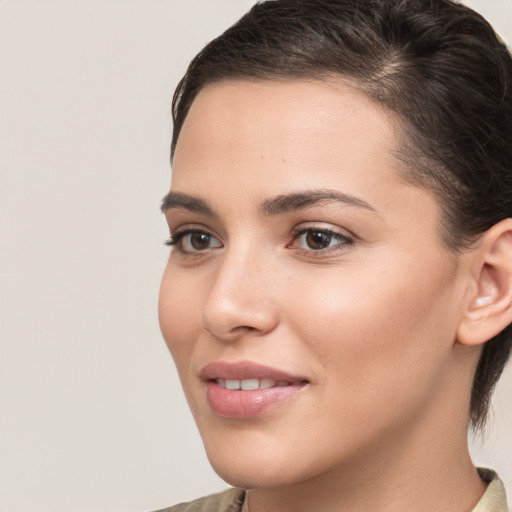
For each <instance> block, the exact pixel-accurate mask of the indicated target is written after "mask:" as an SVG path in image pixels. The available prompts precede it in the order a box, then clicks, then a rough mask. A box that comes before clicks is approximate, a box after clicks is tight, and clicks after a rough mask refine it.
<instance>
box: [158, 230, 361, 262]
mask: <svg viewBox="0 0 512 512" xmlns="http://www.w3.org/2000/svg"><path fill="white" fill-rule="evenodd" d="M312 233H315V234H321V235H324V236H326V237H328V238H329V244H330V242H331V241H332V240H335V241H337V243H336V244H335V245H334V246H333V247H325V248H320V249H311V248H309V249H307V248H296V250H297V251H298V252H299V253H302V254H307V255H310V256H311V255H312V256H314V257H321V256H322V255H325V254H326V253H330V252H334V251H340V250H347V249H348V248H350V246H352V245H353V244H354V239H353V238H352V237H350V236H347V235H345V234H342V233H339V232H337V231H333V230H332V229H327V228H319V227H316V226H306V227H304V226H301V227H299V228H297V229H295V230H293V231H292V232H291V233H290V236H291V240H290V241H289V242H288V243H287V245H286V248H288V249H291V248H293V244H294V243H295V242H297V241H298V240H300V237H301V236H303V235H306V234H312ZM194 234H196V235H206V236H208V237H209V240H211V239H214V240H218V239H217V237H215V235H213V234H212V233H211V232H209V231H207V230H205V229H199V228H188V229H184V230H183V231H178V232H177V233H175V234H174V235H172V236H171V237H170V238H169V239H168V240H166V241H165V245H167V246H169V247H173V246H176V247H177V248H178V249H179V251H180V252H181V253H182V254H183V255H185V256H193V255H200V254H204V253H206V252H207V251H208V250H211V249H215V248H218V247H212V248H207V249H205V250H196V251H189V250H186V249H184V248H183V246H182V242H183V239H184V238H185V237H186V236H187V235H194ZM219 243H220V242H219Z"/></svg>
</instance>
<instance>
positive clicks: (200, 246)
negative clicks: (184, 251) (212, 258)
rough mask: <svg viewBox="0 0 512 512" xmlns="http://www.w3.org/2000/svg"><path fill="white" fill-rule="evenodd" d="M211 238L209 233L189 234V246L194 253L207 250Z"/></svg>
mask: <svg viewBox="0 0 512 512" xmlns="http://www.w3.org/2000/svg"><path fill="white" fill-rule="evenodd" d="M211 238H212V236H211V235H210V234H209V233H201V232H197V233H190V240H189V244H190V246H191V247H192V248H193V249H194V250H195V251H204V250H206V249H208V247H209V245H210V240H211Z"/></svg>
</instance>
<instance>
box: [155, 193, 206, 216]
mask: <svg viewBox="0 0 512 512" xmlns="http://www.w3.org/2000/svg"><path fill="white" fill-rule="evenodd" d="M179 208H183V209H185V210H189V211H191V212H196V213H203V214H205V215H211V216H215V212H214V211H213V210H212V209H211V208H210V207H209V206H208V205H207V204H206V203H205V202H204V201H203V200H202V199H199V198H198V197H193V196H189V195H188V194H183V193H181V192H172V191H171V192H169V193H168V194H166V195H165V196H164V198H163V199H162V204H161V206H160V210H161V211H162V213H164V214H165V213H166V212H168V211H169V210H176V209H179Z"/></svg>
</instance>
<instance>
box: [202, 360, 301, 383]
mask: <svg viewBox="0 0 512 512" xmlns="http://www.w3.org/2000/svg"><path fill="white" fill-rule="evenodd" d="M200 377H201V378H202V379H203V380H215V379H227V380H229V379H232V380H245V379H272V380H275V381H286V382H292V383H295V382H308V379H306V378H305V377H302V376H300V375H292V374H290V373H288V372H285V371H282V370H279V369H277V368H271V367H270V366H265V365H261V364H258V363H253V362H250V361H240V362H237V363H230V362H227V361H216V362H214V363H210V364H207V365H206V366H204V367H203V369H202V370H201V372H200Z"/></svg>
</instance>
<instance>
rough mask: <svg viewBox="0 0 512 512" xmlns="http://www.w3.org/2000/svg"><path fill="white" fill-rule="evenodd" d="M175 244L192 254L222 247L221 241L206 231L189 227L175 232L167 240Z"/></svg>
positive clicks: (169, 243) (184, 251) (186, 252)
mask: <svg viewBox="0 0 512 512" xmlns="http://www.w3.org/2000/svg"><path fill="white" fill-rule="evenodd" d="M168 245H171V246H172V245H175V246H177V248H178V249H179V250H180V251H181V252H182V253H184V254H194V253H201V252H206V251H209V250H210V249H216V248H219V247H222V243H221V242H220V240H218V239H217V238H216V237H215V236H213V235H212V234H211V233H208V232H207V231H201V230H198V229H190V230H185V231H182V232H181V233H176V234H175V235H174V236H173V237H172V238H171V240H170V242H168Z"/></svg>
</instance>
